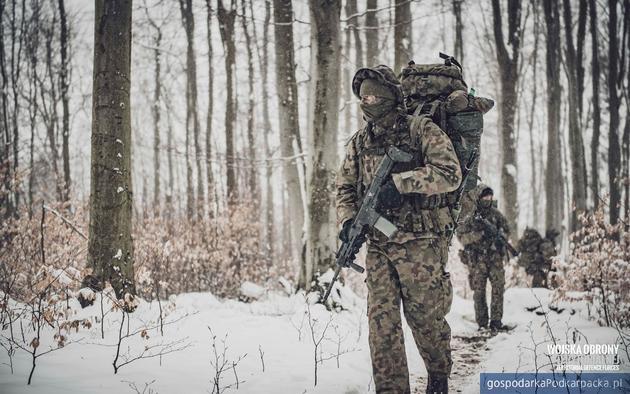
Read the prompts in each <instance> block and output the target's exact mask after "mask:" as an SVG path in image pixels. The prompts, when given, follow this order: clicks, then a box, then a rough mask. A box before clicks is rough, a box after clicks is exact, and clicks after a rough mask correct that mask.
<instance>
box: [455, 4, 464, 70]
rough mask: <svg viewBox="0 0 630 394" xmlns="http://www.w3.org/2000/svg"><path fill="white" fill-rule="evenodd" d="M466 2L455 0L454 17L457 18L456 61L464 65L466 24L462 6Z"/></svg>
mask: <svg viewBox="0 0 630 394" xmlns="http://www.w3.org/2000/svg"><path fill="white" fill-rule="evenodd" d="M463 3H464V0H453V16H454V17H455V44H454V45H453V47H454V55H453V56H455V59H457V60H459V63H460V64H464V24H463V23H462V4H463Z"/></svg>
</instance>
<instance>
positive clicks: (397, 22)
mask: <svg viewBox="0 0 630 394" xmlns="http://www.w3.org/2000/svg"><path fill="white" fill-rule="evenodd" d="M394 3H395V7H396V9H395V13H394V71H395V72H396V73H399V72H400V70H402V68H403V67H405V66H406V65H407V63H408V62H409V61H410V60H412V59H413V53H411V51H412V50H413V45H412V40H411V37H412V35H411V34H412V33H411V30H412V29H411V2H410V1H409V0H395V2H394Z"/></svg>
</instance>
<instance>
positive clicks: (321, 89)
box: [300, 0, 341, 289]
mask: <svg viewBox="0 0 630 394" xmlns="http://www.w3.org/2000/svg"><path fill="white" fill-rule="evenodd" d="M310 11H311V21H312V23H313V25H312V28H313V29H314V31H315V36H314V41H313V42H311V51H312V54H313V55H312V56H314V57H315V59H314V60H315V62H314V65H315V68H314V73H313V75H312V77H313V78H314V80H313V82H314V85H313V87H314V89H315V95H314V97H315V101H314V106H315V109H314V111H313V114H314V117H313V127H312V134H310V135H309V140H308V147H309V166H308V175H307V179H308V183H307V185H308V188H307V190H308V199H309V200H308V201H309V204H308V210H309V215H308V239H307V248H306V265H305V267H303V269H304V268H305V270H304V272H301V273H300V278H301V279H302V280H303V279H304V278H306V279H307V280H308V282H310V281H311V280H313V279H314V275H315V274H316V273H318V272H319V273H323V272H325V271H326V270H327V269H328V268H332V267H333V265H334V259H333V257H334V250H333V249H334V247H335V235H336V231H335V230H336V227H335V225H334V223H335V220H334V215H333V211H334V209H333V201H332V196H333V194H334V193H333V179H334V176H333V174H334V171H335V166H336V159H337V150H336V149H335V147H336V146H337V130H338V126H339V125H338V123H339V112H338V108H339V70H338V67H339V64H340V50H339V49H340V30H339V16H340V12H341V1H340V0H314V1H311V2H310ZM308 282H307V283H305V285H306V289H308V288H309V287H310V283H308Z"/></svg>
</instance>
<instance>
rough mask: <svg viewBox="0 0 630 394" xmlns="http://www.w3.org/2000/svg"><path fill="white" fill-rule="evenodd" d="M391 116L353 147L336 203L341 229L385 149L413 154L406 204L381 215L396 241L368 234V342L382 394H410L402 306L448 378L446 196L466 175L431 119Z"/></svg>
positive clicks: (403, 183)
mask: <svg viewBox="0 0 630 394" xmlns="http://www.w3.org/2000/svg"><path fill="white" fill-rule="evenodd" d="M392 74H393V73H392ZM357 75H359V73H358V74H357ZM394 78H395V77H394ZM355 79H356V77H355ZM355 94H356V90H355ZM387 116H391V117H392V119H393V121H392V122H391V125H389V126H386V127H383V126H379V125H375V124H373V123H372V122H369V123H368V125H367V126H366V127H365V128H364V129H362V130H359V131H358V132H357V133H355V134H354V136H353V137H352V138H351V140H350V141H349V143H348V145H347V150H346V156H345V159H344V160H343V163H342V165H341V168H340V170H339V172H338V174H337V181H336V182H337V196H336V199H337V217H338V222H339V224H340V225H342V224H343V223H344V222H345V221H347V220H349V219H352V218H353V217H354V216H355V215H356V213H357V210H358V206H359V205H360V201H361V199H362V193H363V192H364V191H365V190H366V189H367V188H368V186H369V185H370V183H371V181H372V178H373V176H374V172H375V171H376V169H377V167H378V165H379V163H380V161H381V159H382V157H383V154H384V152H385V149H384V148H386V147H388V146H391V145H394V146H397V147H398V148H401V149H402V150H405V151H407V152H410V153H413V154H414V160H413V162H412V163H410V164H405V165H399V164H397V165H396V166H395V167H394V170H393V175H392V178H393V181H394V183H395V186H396V188H397V189H398V191H399V192H400V193H401V194H402V204H401V205H400V207H397V208H392V209H387V210H383V211H382V212H381V214H383V215H384V216H385V217H387V218H388V219H389V220H391V221H392V222H393V223H395V224H396V226H397V227H398V228H399V231H398V233H397V234H396V235H395V236H394V237H393V238H392V239H390V240H387V239H386V238H384V236H382V235H381V234H379V233H377V232H375V231H369V232H368V234H367V237H368V241H367V247H368V254H367V260H366V269H367V279H366V282H367V286H368V318H369V343H370V352H371V356H372V368H373V373H374V382H375V386H376V392H377V393H379V394H380V393H396V394H400V393H409V392H410V388H409V374H408V369H407V359H406V354H405V348H404V341H403V330H402V319H401V314H400V304H401V302H402V305H403V310H404V314H405V319H406V320H407V323H408V324H409V326H410V327H411V330H412V332H413V336H414V339H415V341H416V345H417V346H418V349H419V351H420V354H421V355H422V357H423V359H424V362H425V365H426V367H427V371H428V372H429V376H430V379H431V376H433V377H436V376H441V377H443V379H444V381H446V377H447V376H448V375H449V374H450V370H451V365H452V360H451V354H450V337H451V332H450V327H449V325H448V323H447V322H446V320H445V319H444V316H445V315H446V314H447V313H448V311H449V310H450V306H451V301H452V286H451V281H450V276H449V274H448V273H447V272H446V271H445V265H446V260H447V244H446V239H445V237H444V234H445V232H446V230H447V229H448V228H450V227H451V226H452V225H453V222H452V218H451V216H450V212H449V208H448V207H446V206H444V201H445V199H444V198H443V197H444V196H443V193H446V192H449V191H452V190H454V189H456V188H457V187H458V185H459V183H460V182H461V171H460V167H459V162H458V160H457V156H456V154H455V151H454V149H453V146H452V144H451V141H450V139H449V138H448V137H447V136H446V134H444V132H443V131H442V130H441V129H440V128H439V127H438V126H437V125H435V124H434V123H433V122H432V121H431V120H430V119H429V118H427V117H424V116H421V117H412V116H408V115H406V114H404V109H402V108H397V109H396V110H395V111H393V112H392V114H390V115H387Z"/></svg>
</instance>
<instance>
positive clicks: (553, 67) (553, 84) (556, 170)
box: [542, 1, 564, 229]
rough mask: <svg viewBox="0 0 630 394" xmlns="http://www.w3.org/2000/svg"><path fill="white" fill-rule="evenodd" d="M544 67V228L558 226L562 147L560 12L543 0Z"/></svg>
mask: <svg viewBox="0 0 630 394" xmlns="http://www.w3.org/2000/svg"><path fill="white" fill-rule="evenodd" d="M542 4H543V12H544V14H545V26H546V28H547V41H546V48H547V51H546V69H547V169H546V171H545V194H546V202H547V206H546V209H545V227H547V228H551V227H553V228H555V229H560V228H561V227H562V216H563V215H562V212H563V209H562V207H563V204H564V187H563V185H564V181H563V178H562V164H561V161H560V160H561V157H562V153H561V151H562V149H561V146H560V102H561V98H560V94H561V88H560V11H559V10H558V4H557V3H556V2H552V1H543V2H542Z"/></svg>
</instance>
